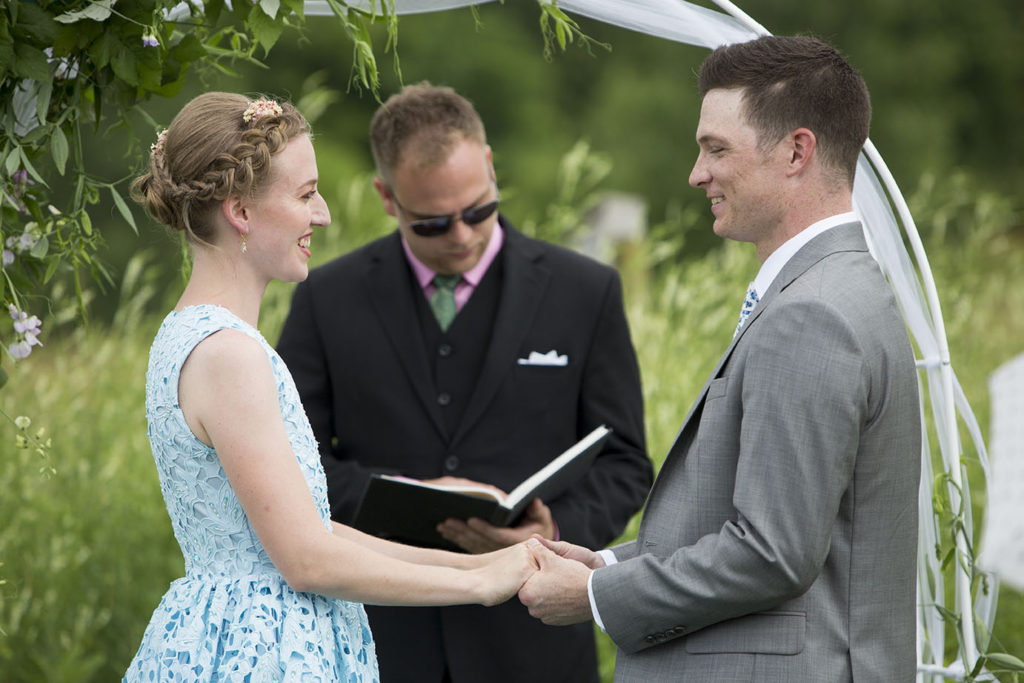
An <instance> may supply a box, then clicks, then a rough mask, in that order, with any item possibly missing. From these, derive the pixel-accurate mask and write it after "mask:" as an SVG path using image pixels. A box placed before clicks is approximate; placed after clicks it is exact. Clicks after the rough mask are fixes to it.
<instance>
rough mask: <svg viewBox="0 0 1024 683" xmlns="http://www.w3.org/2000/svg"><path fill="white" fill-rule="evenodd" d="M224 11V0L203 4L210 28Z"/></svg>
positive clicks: (209, 0) (208, 0) (213, 0)
mask: <svg viewBox="0 0 1024 683" xmlns="http://www.w3.org/2000/svg"><path fill="white" fill-rule="evenodd" d="M303 1H304V0H303ZM223 9H224V0H207V1H206V2H204V3H203V13H204V14H205V15H206V20H207V21H208V22H209V24H210V26H216V25H217V22H218V20H219V19H220V13H221V10H223Z"/></svg>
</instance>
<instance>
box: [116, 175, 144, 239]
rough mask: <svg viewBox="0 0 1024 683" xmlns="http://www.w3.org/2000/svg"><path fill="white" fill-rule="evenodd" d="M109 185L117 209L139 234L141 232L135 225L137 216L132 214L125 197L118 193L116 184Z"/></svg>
mask: <svg viewBox="0 0 1024 683" xmlns="http://www.w3.org/2000/svg"><path fill="white" fill-rule="evenodd" d="M109 187H110V196H111V197H113V199H114V206H116V207H117V210H118V211H120V212H121V216H122V218H124V220H125V221H126V222H127V223H128V225H130V226H132V231H133V232H134V233H135V234H136V235H138V234H139V229H138V228H137V227H136V226H135V217H134V216H132V212H131V209H129V208H128V205H127V204H125V202H124V200H123V199H121V195H120V194H118V192H117V190H116V189H115V188H114V186H113V185H110V186H109Z"/></svg>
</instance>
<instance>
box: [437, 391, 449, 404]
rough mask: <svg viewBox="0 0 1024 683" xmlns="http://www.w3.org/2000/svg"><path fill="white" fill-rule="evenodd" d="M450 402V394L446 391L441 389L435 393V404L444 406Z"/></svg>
mask: <svg viewBox="0 0 1024 683" xmlns="http://www.w3.org/2000/svg"><path fill="white" fill-rule="evenodd" d="M451 402H452V395H451V394H449V393H448V392H446V391H442V392H441V393H440V394H438V395H437V404H438V405H440V406H446V405H448V404H449V403H451Z"/></svg>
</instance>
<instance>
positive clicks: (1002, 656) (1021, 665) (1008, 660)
mask: <svg viewBox="0 0 1024 683" xmlns="http://www.w3.org/2000/svg"><path fill="white" fill-rule="evenodd" d="M985 656H986V657H987V658H988V661H989V663H990V664H994V665H995V666H996V667H997V668H1000V669H1005V670H1006V671H1024V662H1022V661H1021V660H1020V659H1018V658H1017V657H1014V656H1013V655H1011V654H1008V653H1006V652H990V653H988V654H987V655H985Z"/></svg>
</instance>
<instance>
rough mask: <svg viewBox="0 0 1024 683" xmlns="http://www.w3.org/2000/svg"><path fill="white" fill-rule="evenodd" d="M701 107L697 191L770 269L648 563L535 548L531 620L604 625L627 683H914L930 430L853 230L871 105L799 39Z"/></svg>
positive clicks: (706, 92)
mask: <svg viewBox="0 0 1024 683" xmlns="http://www.w3.org/2000/svg"><path fill="white" fill-rule="evenodd" d="M699 85H700V92H701V95H702V97H703V104H702V107H701V115H700V123H699V125H698V128H697V143H698V145H699V147H700V152H699V154H698V156H697V161H696V163H695V165H694V167H693V171H692V172H691V174H690V179H689V180H690V184H691V185H693V186H694V187H697V188H700V189H702V190H704V192H705V193H706V195H707V197H708V199H709V200H710V201H711V212H712V214H713V215H714V231H715V234H717V235H719V236H721V237H725V238H727V239H733V240H738V241H743V242H752V243H753V244H754V246H755V247H756V248H757V254H758V258H759V259H760V261H761V262H762V266H761V269H760V271H759V272H758V274H757V277H756V278H755V279H754V281H753V282H752V283H751V289H750V291H749V292H748V294H747V298H746V301H745V304H744V307H743V315H742V316H741V319H740V322H739V325H738V326H737V331H736V334H735V336H734V338H733V341H732V343H731V344H730V346H729V348H728V349H727V350H726V352H725V354H724V355H723V357H722V359H721V360H720V361H719V364H718V367H716V368H715V370H714V372H712V374H711V377H710V378H709V379H708V381H707V383H706V384H705V386H704V388H703V390H702V391H701V393H700V395H699V396H698V397H697V401H696V402H695V404H694V405H693V407H692V408H691V410H690V414H689V415H688V416H687V418H686V421H685V422H684V423H683V427H682V430H681V431H680V433H679V435H678V437H677V438H676V442H675V444H674V445H673V446H672V448H671V450H670V451H669V453H668V456H667V457H666V459H665V463H664V465H663V467H662V469H661V472H660V474H659V475H658V478H657V480H656V481H655V484H654V487H653V489H652V491H651V494H650V496H649V498H648V502H647V507H646V510H645V513H644V517H643V521H642V523H641V526H640V529H639V532H638V535H637V539H636V541H633V542H631V543H626V544H623V545H619V546H616V547H614V548H611V549H609V550H604V551H601V552H600V553H595V552H592V551H590V550H587V549H585V548H582V547H580V546H575V545H571V544H569V543H564V542H562V543H553V542H550V541H544V545H541V544H540V542H536V541H535V542H533V543H534V544H535V546H534V548H535V554H536V555H537V556H538V559H539V560H540V562H541V571H540V572H538V573H537V574H535V575H534V576H533V577H532V578H531V579H530V580H529V581H528V582H527V583H526V585H525V586H524V587H523V589H522V591H521V592H520V599H521V600H522V602H523V603H524V604H525V605H527V606H528V607H529V609H530V613H531V614H532V615H533V616H535V617H538V618H540V619H542V620H543V621H544V622H545V623H550V624H569V623H575V622H579V621H584V620H587V619H590V618H591V617H592V618H593V619H594V620H595V621H597V623H598V624H599V625H600V626H601V627H602V628H603V629H604V630H605V631H606V632H607V633H608V634H609V635H610V636H611V638H612V640H614V641H615V643H616V645H618V648H619V651H618V657H617V660H616V671H615V680H616V681H645V682H646V681H680V680H686V681H759V682H760V681H786V682H787V683H790V682H800V681H806V682H808V683H812V682H813V683H826V682H829V681H837V682H838V681H853V680H856V681H886V682H896V681H912V680H913V678H914V673H915V659H916V658H915V590H914V587H915V559H916V549H917V489H918V479H919V468H920V450H921V448H920V431H921V425H920V417H919V408H918V392H917V378H916V374H915V368H914V357H913V352H912V349H911V346H910V343H909V341H908V338H907V334H906V329H905V327H904V324H903V321H902V319H901V316H900V312H899V310H898V309H897V306H896V302H895V300H894V298H893V296H892V293H891V291H890V289H889V287H888V286H887V284H886V282H885V280H884V278H883V277H882V274H881V272H880V271H879V269H878V266H877V265H876V263H875V261H874V260H873V259H872V257H871V256H870V254H869V253H868V251H867V247H866V245H865V240H864V235H863V234H862V229H861V225H860V223H859V222H858V218H857V216H856V215H855V214H854V213H852V188H853V179H854V173H855V170H856V164H857V158H858V155H859V152H860V149H861V147H862V146H863V144H864V142H865V140H866V139H867V134H868V124H869V121H870V113H871V108H870V102H869V98H868V92H867V88H866V87H865V85H864V82H863V80H862V79H861V77H860V76H859V74H857V72H856V71H854V70H853V68H852V67H850V65H849V64H847V62H846V61H845V60H844V59H843V58H842V57H841V56H840V55H839V53H838V52H836V50H834V49H833V48H832V47H830V46H829V45H826V44H825V43H822V42H820V41H818V40H814V39H811V38H803V37H790V38H783V37H763V38H759V39H757V40H754V41H751V42H748V43H743V44H738V45H731V46H727V47H722V48H719V49H717V50H715V51H714V52H713V53H712V54H711V55H710V56H709V57H708V59H707V60H706V61H705V62H704V64H703V66H702V68H701V71H700V78H699ZM545 546H546V547H545ZM552 551H553V552H552Z"/></svg>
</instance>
